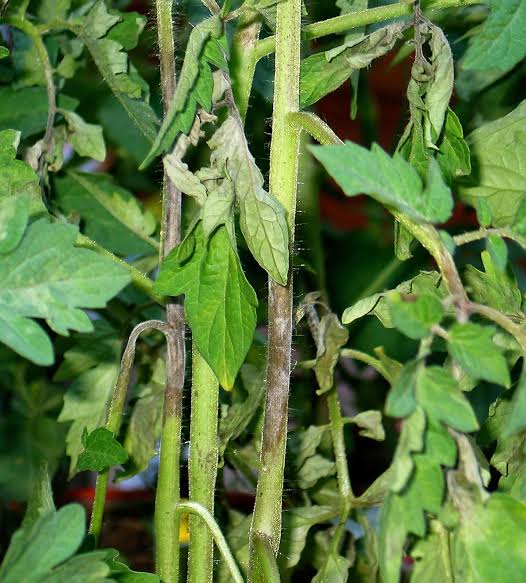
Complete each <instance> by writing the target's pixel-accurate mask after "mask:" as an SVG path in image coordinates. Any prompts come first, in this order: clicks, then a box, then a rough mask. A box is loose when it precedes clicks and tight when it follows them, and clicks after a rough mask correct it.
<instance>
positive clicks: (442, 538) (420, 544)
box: [411, 521, 455, 583]
mask: <svg viewBox="0 0 526 583" xmlns="http://www.w3.org/2000/svg"><path fill="white" fill-rule="evenodd" d="M449 544H450V543H449V532H448V531H447V530H446V528H445V527H444V526H443V525H442V524H441V523H439V522H438V521H432V522H431V531H430V532H429V533H428V535H427V536H426V538H424V539H420V540H419V541H417V543H416V544H415V546H414V547H413V548H412V549H411V557H412V558H413V560H414V564H413V572H412V574H411V583H426V582H427V581H433V582H434V583H454V581H455V580H454V578H453V573H452V572H451V559H450V552H449Z"/></svg>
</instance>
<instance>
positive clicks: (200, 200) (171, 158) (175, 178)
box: [163, 154, 206, 206]
mask: <svg viewBox="0 0 526 583" xmlns="http://www.w3.org/2000/svg"><path fill="white" fill-rule="evenodd" d="M163 163H164V169H165V170H166V173H167V174H168V176H169V177H170V180H171V181H172V182H173V183H174V184H175V186H177V188H178V189H179V190H180V191H181V192H182V193H184V194H186V195H188V196H191V197H192V198H194V199H195V201H196V203H197V204H198V205H199V206H204V204H205V201H206V188H205V186H204V185H203V184H202V182H201V180H199V178H197V176H196V175H195V174H193V173H192V172H190V170H188V165H187V164H185V163H184V162H183V161H181V160H179V158H178V157H177V156H175V155H174V154H168V155H166V156H165V157H164V158H163Z"/></svg>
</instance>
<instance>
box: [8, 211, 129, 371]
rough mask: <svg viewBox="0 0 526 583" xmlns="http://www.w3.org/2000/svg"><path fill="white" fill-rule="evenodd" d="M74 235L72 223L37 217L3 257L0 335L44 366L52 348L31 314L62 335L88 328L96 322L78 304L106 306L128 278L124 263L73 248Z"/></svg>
mask: <svg viewBox="0 0 526 583" xmlns="http://www.w3.org/2000/svg"><path fill="white" fill-rule="evenodd" d="M76 235H77V230H76V228H75V227H73V226H72V225H65V224H49V223H46V222H45V221H38V222H36V223H33V224H32V225H31V226H30V227H29V228H28V229H27V231H26V233H25V235H24V238H23V239H22V241H21V243H20V244H19V245H18V247H17V248H16V249H15V250H14V251H12V252H11V253H10V254H8V255H4V256H2V257H1V258H0V277H1V278H2V281H3V287H2V290H1V291H0V313H1V315H0V319H1V320H2V326H1V327H0V330H1V332H0V338H1V340H2V342H4V343H6V344H8V345H9V346H10V347H11V348H13V350H16V351H18V352H19V353H20V354H22V356H24V357H26V358H29V359H31V360H33V361H34V362H35V363H37V364H40V365H50V364H52V362H53V355H52V351H51V350H50V346H49V344H48V343H46V342H45V340H44V336H45V334H44V333H43V332H42V331H41V329H40V328H38V327H37V326H36V324H34V323H33V322H31V321H30V320H28V318H43V319H45V320H46V322H47V323H48V325H49V326H50V327H51V328H52V329H53V330H54V331H55V332H57V333H58V334H63V335H67V334H68V330H77V331H79V332H89V331H91V330H92V329H93V325H92V323H91V321H90V319H89V317H88V316H87V314H86V313H85V312H84V311H82V310H81V309H79V308H103V307H104V306H105V305H106V302H107V301H108V300H109V299H111V298H112V297H113V296H114V295H116V294H117V293H118V292H119V291H120V290H121V289H122V288H123V287H124V286H125V285H127V284H128V283H129V281H130V278H129V274H128V272H127V270H125V269H124V268H122V267H121V266H119V265H117V264H115V263H113V262H112V261H110V260H108V259H106V258H105V257H102V256H100V255H98V254H96V253H95V252H93V251H89V250H87V249H77V248H75V247H74V243H75V238H76ZM37 330H38V331H37ZM43 335H44V336H43ZM35 340H36V341H37V345H34V346H33V344H32V343H33V342H34V341H35Z"/></svg>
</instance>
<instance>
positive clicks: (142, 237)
mask: <svg viewBox="0 0 526 583" xmlns="http://www.w3.org/2000/svg"><path fill="white" fill-rule="evenodd" d="M55 185H56V196H57V201H58V204H59V207H60V209H61V210H62V211H63V212H64V213H77V214H79V215H80V216H81V217H82V219H83V221H84V233H85V234H86V235H87V236H88V237H90V238H91V239H94V240H95V241H96V242H97V243H99V244H100V245H103V246H104V247H105V248H106V249H109V250H110V251H113V252H114V253H117V254H119V255H124V256H126V255H131V254H134V255H136V254H144V253H152V252H153V253H157V249H158V243H157V241H156V240H155V239H154V238H153V237H152V235H153V233H154V231H155V228H156V224H155V219H154V218H153V215H152V214H151V213H150V212H148V211H144V210H143V209H142V208H141V203H140V202H139V201H138V200H137V199H136V198H135V197H134V196H133V195H132V194H131V193H130V192H128V191H127V190H125V189H124V188H121V187H120V186H117V185H116V184H115V183H114V182H113V180H112V179H111V177H110V176H108V175H107V174H94V173H83V172H68V173H67V174H66V175H65V176H62V177H60V178H57V180H56V181H55Z"/></svg>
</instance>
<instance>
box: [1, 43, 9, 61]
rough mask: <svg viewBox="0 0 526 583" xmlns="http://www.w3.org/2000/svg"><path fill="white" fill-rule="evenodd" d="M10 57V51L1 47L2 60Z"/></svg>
mask: <svg viewBox="0 0 526 583" xmlns="http://www.w3.org/2000/svg"><path fill="white" fill-rule="evenodd" d="M8 56H9V49H8V48H6V47H3V46H2V45H0V59H5V58H6V57H8Z"/></svg>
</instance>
